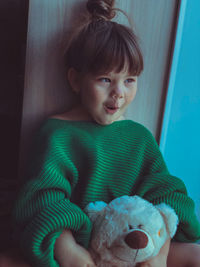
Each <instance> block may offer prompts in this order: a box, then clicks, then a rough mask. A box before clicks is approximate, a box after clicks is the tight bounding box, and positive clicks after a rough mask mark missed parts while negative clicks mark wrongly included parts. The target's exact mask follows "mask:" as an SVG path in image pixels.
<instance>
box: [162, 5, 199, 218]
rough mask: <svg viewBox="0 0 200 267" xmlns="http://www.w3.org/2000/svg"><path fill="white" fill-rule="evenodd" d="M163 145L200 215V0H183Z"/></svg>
mask: <svg viewBox="0 0 200 267" xmlns="http://www.w3.org/2000/svg"><path fill="white" fill-rule="evenodd" d="M160 148H161V151H162V152H163V155H164V158H165V160H166V163H167V165H168V168H169V170H170V172H171V173H172V174H173V175H176V176H178V177H180V178H181V179H183V180H184V182H185V184H186V187H187V189H188V193H189V195H190V196H191V197H192V198H193V199H194V201H195V203H196V211H197V215H198V217H199V218H200V1H199V0H188V1H186V0H182V1H181V6H180V13H179V21H178V28H177V35H176V41H175V48H174V55H173V61H172V68H171V74H170V80H169V87H168V95H167V100H166V107H165V113H164V120H163V127H162V134H161V140H160Z"/></svg>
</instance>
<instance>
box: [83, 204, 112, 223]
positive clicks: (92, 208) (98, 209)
mask: <svg viewBox="0 0 200 267" xmlns="http://www.w3.org/2000/svg"><path fill="white" fill-rule="evenodd" d="M106 206H107V204H106V203H105V202H104V201H96V202H91V203H89V204H88V205H87V206H86V207H85V209H84V211H85V213H86V214H87V215H88V217H89V218H90V220H91V221H92V222H94V221H95V220H96V218H97V217H98V216H99V215H100V214H101V213H102V212H103V210H104V208H105V207H106Z"/></svg>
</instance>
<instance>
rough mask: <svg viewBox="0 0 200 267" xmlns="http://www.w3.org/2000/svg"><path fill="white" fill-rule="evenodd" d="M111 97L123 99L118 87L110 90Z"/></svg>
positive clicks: (121, 91)
mask: <svg viewBox="0 0 200 267" xmlns="http://www.w3.org/2000/svg"><path fill="white" fill-rule="evenodd" d="M111 97H112V98H115V99H116V98H122V97H123V90H122V89H121V88H120V86H118V85H117V86H115V87H114V88H113V89H112V91H111Z"/></svg>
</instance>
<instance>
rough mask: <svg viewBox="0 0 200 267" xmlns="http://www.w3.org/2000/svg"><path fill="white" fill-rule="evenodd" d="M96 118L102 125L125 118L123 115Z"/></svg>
mask: <svg viewBox="0 0 200 267" xmlns="http://www.w3.org/2000/svg"><path fill="white" fill-rule="evenodd" d="M94 120H95V121H96V122H97V123H98V124H100V125H109V124H112V123H113V122H116V121H120V120H124V117H123V116H120V117H116V118H115V117H113V118H94Z"/></svg>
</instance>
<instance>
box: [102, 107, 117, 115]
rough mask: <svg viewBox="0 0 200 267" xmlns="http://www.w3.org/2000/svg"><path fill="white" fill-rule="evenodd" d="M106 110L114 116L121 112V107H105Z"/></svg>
mask: <svg viewBox="0 0 200 267" xmlns="http://www.w3.org/2000/svg"><path fill="white" fill-rule="evenodd" d="M104 108H105V110H106V112H107V113H108V114H114V113H116V112H117V111H118V110H119V107H115V106H104Z"/></svg>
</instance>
